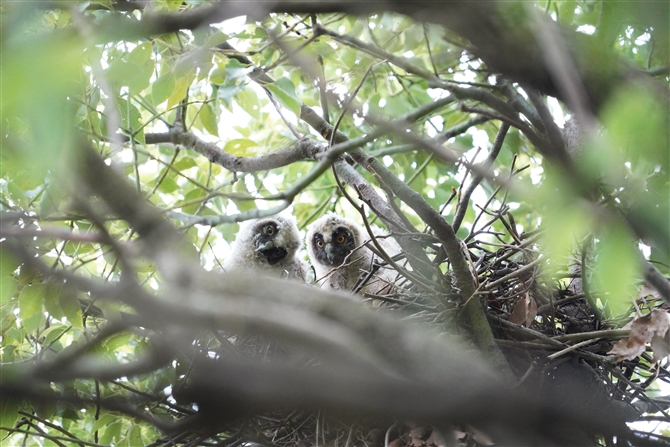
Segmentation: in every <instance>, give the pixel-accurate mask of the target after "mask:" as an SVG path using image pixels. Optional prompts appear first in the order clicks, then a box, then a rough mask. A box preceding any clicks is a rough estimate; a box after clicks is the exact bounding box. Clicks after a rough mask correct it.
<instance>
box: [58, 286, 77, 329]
mask: <svg viewBox="0 0 670 447" xmlns="http://www.w3.org/2000/svg"><path fill="white" fill-rule="evenodd" d="M58 298H59V303H60V308H61V309H62V310H63V315H65V318H67V321H68V323H70V324H71V325H72V326H74V327H76V328H82V327H83V323H82V314H81V306H80V305H79V300H78V299H77V297H76V296H74V295H73V294H72V293H69V292H67V291H65V292H63V293H60V294H59V295H58Z"/></svg>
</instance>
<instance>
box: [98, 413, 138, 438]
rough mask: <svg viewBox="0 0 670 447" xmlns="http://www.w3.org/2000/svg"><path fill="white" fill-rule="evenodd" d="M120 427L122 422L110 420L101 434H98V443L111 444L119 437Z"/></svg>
mask: <svg viewBox="0 0 670 447" xmlns="http://www.w3.org/2000/svg"><path fill="white" fill-rule="evenodd" d="M117 419H118V417H117ZM122 428H123V424H122V423H121V422H112V423H110V424H109V425H107V427H106V428H105V429H104V430H103V431H102V435H101V436H100V440H99V442H100V444H104V445H111V444H112V443H113V442H114V441H118V440H119V439H120V438H121V429H122ZM139 445H142V444H139Z"/></svg>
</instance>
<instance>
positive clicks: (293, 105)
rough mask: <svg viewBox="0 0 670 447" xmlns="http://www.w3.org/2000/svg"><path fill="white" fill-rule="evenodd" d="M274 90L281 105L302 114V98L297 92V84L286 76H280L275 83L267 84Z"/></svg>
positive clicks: (267, 86)
mask: <svg viewBox="0 0 670 447" xmlns="http://www.w3.org/2000/svg"><path fill="white" fill-rule="evenodd" d="M265 87H266V88H267V89H268V90H270V91H271V92H272V94H273V95H274V97H275V98H277V100H278V101H279V103H280V104H281V105H283V106H284V107H286V108H287V109H289V110H290V111H292V112H293V113H294V114H295V116H298V117H299V116H300V100H299V99H298V97H297V96H296V94H295V86H294V85H293V83H292V82H291V81H289V80H288V79H286V78H279V79H277V80H276V81H275V82H274V83H272V84H268V85H266V86H265Z"/></svg>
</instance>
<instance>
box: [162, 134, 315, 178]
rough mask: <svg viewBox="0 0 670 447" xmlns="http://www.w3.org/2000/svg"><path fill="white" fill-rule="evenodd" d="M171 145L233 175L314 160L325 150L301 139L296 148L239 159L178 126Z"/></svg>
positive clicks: (172, 135) (291, 147) (295, 145)
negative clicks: (177, 146)
mask: <svg viewBox="0 0 670 447" xmlns="http://www.w3.org/2000/svg"><path fill="white" fill-rule="evenodd" d="M170 139H171V141H172V143H174V144H179V145H182V146H183V147H185V148H186V149H189V150H192V151H194V152H197V153H198V154H200V155H203V156H205V157H207V159H208V160H209V161H211V162H212V163H216V164H218V165H221V166H223V167H224V168H226V169H228V170H229V171H232V172H257V171H267V170H269V169H275V168H281V167H283V166H288V165H290V164H291V163H295V162H296V161H300V160H305V159H313V158H314V157H315V156H316V154H318V153H319V152H321V151H323V146H322V145H320V144H318V143H317V142H315V141H314V140H310V139H308V138H304V139H300V140H298V141H297V142H296V143H295V144H294V145H293V146H290V147H287V148H285V149H280V150H278V151H276V152H272V153H269V154H265V155H258V156H256V157H237V156H235V155H231V154H229V153H227V152H225V151H224V150H222V149H221V148H220V147H219V146H217V145H215V144H212V143H207V142H205V141H203V140H201V139H200V138H198V137H197V136H195V135H194V134H193V133H191V132H187V131H184V130H183V128H181V127H180V126H178V125H175V126H173V128H172V129H171V130H170Z"/></svg>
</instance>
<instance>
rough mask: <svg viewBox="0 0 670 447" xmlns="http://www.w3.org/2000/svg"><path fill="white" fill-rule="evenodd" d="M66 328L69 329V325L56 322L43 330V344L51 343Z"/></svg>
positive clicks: (65, 330) (60, 335)
mask: <svg viewBox="0 0 670 447" xmlns="http://www.w3.org/2000/svg"><path fill="white" fill-rule="evenodd" d="M68 330H70V327H69V326H66V325H64V324H58V323H56V324H54V325H53V326H50V327H49V328H47V329H46V330H45V331H44V332H42V337H44V345H45V346H49V345H50V344H51V343H54V342H55V341H56V340H58V339H59V338H60V337H62V336H63V334H64V333H66V332H67V331H68Z"/></svg>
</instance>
